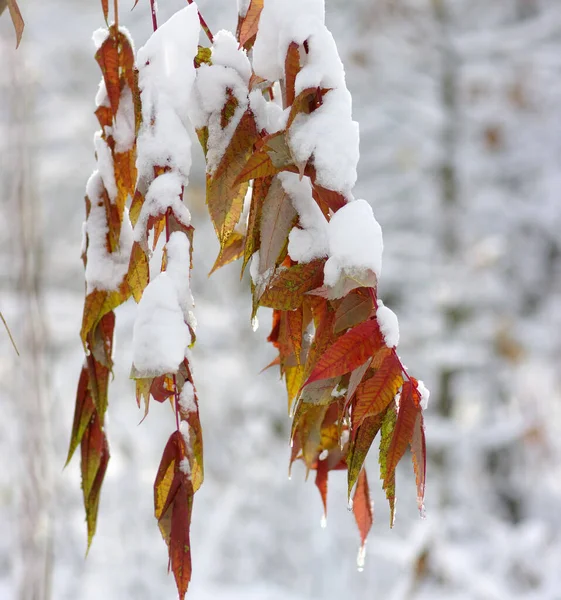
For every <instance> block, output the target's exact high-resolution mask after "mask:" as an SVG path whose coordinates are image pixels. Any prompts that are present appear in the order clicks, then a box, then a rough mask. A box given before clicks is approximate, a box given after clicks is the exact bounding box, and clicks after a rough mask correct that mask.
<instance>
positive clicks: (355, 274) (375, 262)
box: [324, 200, 384, 287]
mask: <svg viewBox="0 0 561 600" xmlns="http://www.w3.org/2000/svg"><path fill="white" fill-rule="evenodd" d="M327 236H328V243H329V258H328V259H327V262H326V263H325V268H324V283H325V285H327V286H330V287H335V286H336V285H337V283H338V282H339V279H340V278H341V276H342V275H345V276H347V277H349V278H351V279H357V280H363V279H367V277H368V272H372V273H374V274H375V275H376V277H377V278H378V279H379V278H380V273H381V270H382V250H383V247H384V245H383V241H382V229H381V227H380V225H379V223H378V221H376V219H375V218H374V213H373V212H372V207H371V206H370V205H369V204H368V202H366V201H365V200H354V201H352V202H349V203H348V204H346V205H345V206H343V207H342V208H341V209H339V210H338V211H337V212H336V213H335V214H334V215H333V216H332V217H331V220H330V221H329V224H328V227H327Z"/></svg>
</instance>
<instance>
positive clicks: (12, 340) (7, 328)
mask: <svg viewBox="0 0 561 600" xmlns="http://www.w3.org/2000/svg"><path fill="white" fill-rule="evenodd" d="M0 319H2V323H4V327H5V328H6V331H7V332H8V336H9V337H10V342H12V346H13V347H14V350H15V351H16V354H17V355H18V356H19V350H18V347H17V346H16V343H15V341H14V338H13V337H12V332H11V331H10V328H9V327H8V323H6V319H4V315H3V314H2V312H0Z"/></svg>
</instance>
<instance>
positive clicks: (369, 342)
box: [305, 319, 384, 385]
mask: <svg viewBox="0 0 561 600" xmlns="http://www.w3.org/2000/svg"><path fill="white" fill-rule="evenodd" d="M383 344H384V338H383V336H382V334H381V333H380V327H379V326H378V323H377V321H376V319H371V320H369V321H365V322H364V323H360V324H359V325H357V326H356V327H353V328H352V329H349V331H347V332H346V333H345V334H343V335H342V336H341V337H340V338H338V339H337V340H336V341H335V342H334V344H333V345H332V346H331V347H330V348H328V349H327V350H326V351H325V352H324V353H323V354H322V356H321V357H320V359H319V360H318V362H317V364H316V365H315V368H314V370H313V371H312V374H311V375H310V376H309V377H308V380H307V381H306V384H305V385H307V384H308V383H312V381H317V380H318V379H327V378H329V377H337V376H338V375H344V374H345V373H350V372H351V371H352V370H353V369H356V368H357V367H359V366H360V365H362V364H364V363H365V362H366V360H367V359H368V358H370V357H371V356H372V355H373V354H374V353H375V352H377V351H378V350H379V349H380V348H381V347H382V346H383Z"/></svg>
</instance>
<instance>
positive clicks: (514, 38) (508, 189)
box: [0, 0, 561, 600]
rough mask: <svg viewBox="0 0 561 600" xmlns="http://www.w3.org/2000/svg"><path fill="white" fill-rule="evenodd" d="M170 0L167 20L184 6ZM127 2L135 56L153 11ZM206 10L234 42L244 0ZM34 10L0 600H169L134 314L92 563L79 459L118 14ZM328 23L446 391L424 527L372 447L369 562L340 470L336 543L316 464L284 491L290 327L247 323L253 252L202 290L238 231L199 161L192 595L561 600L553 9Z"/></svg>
mask: <svg viewBox="0 0 561 600" xmlns="http://www.w3.org/2000/svg"><path fill="white" fill-rule="evenodd" d="M160 4H161V12H160V19H161V20H164V19H165V18H166V16H168V15H170V14H171V13H172V12H173V11H174V10H176V9H178V8H181V7H182V6H183V5H184V3H182V2H180V0H166V2H163V1H162V2H160ZM121 5H122V14H121V23H122V24H124V25H126V26H128V27H129V28H130V30H131V32H132V34H133V37H134V39H135V41H136V45H137V47H139V46H141V45H142V44H143V43H144V41H145V40H146V39H147V37H148V35H149V33H150V27H151V22H150V17H149V11H148V2H147V1H146V0H141V2H139V4H138V6H137V8H136V9H135V10H134V11H133V12H132V13H131V12H129V8H130V7H131V6H132V0H127V1H126V2H125V0H121ZM199 6H200V8H201V11H202V12H203V14H204V15H205V17H206V18H207V21H208V22H209V25H210V27H211V29H212V30H213V31H217V30H219V29H220V28H221V27H227V28H230V29H232V28H234V27H235V22H236V2H235V1H234V0H221V1H218V0H201V1H200V2H199ZM21 8H22V11H23V12H24V17H25V20H26V30H25V33H24V38H23V41H22V45H21V47H20V49H19V50H18V51H17V53H16V52H14V51H13V48H12V46H13V45H15V44H14V36H13V32H12V30H11V24H10V22H9V19H8V15H7V14H4V15H3V16H2V18H1V19H0V57H1V58H2V60H1V67H0V231H2V235H1V236H0V310H1V311H2V312H3V314H4V315H5V317H6V319H7V320H8V322H9V324H10V326H11V329H12V332H13V334H14V337H15V338H16V342H17V343H18V345H19V346H20V352H21V357H20V358H17V357H16V356H15V353H14V352H13V350H12V348H11V346H10V343H9V341H8V339H7V336H5V335H3V334H1V332H0V382H1V383H0V411H1V418H0V456H1V457H2V459H1V467H0V532H1V535H0V599H1V600H4V599H6V600H8V599H11V598H21V599H22V600H23V599H25V600H27V599H28V598H30V597H32V596H30V595H29V592H28V590H29V589H31V588H30V587H29V581H30V580H31V579H32V578H33V577H35V578H37V579H38V580H39V581H40V582H42V583H44V585H43V586H42V587H44V588H46V589H48V590H50V595H46V596H40V597H45V598H47V597H50V598H53V599H56V600H67V599H70V598H79V599H80V600H94V599H95V600H98V599H100V598H104V599H106V600H113V599H114V600H125V599H128V598H131V599H132V598H134V599H135V600H142V599H144V598H146V599H147V600H148V599H152V598H174V597H175V594H176V592H175V585H174V582H173V577H172V576H170V575H168V574H167V560H166V548H165V544H164V542H163V541H162V539H161V537H160V534H159V531H158V528H157V525H156V522H155V520H154V518H153V515H152V512H153V508H152V484H153V480H154V476H155V472H156V469H157V465H158V462H159V459H160V456H161V452H162V450H163V447H164V445H165V442H166V440H167V437H168V436H169V434H170V433H171V431H172V430H173V428H174V416H173V413H172V411H171V410H170V408H169V406H168V405H158V404H157V403H153V405H152V407H151V411H150V414H149V416H148V418H147V419H146V420H145V421H144V422H142V424H139V422H140V420H141V418H142V412H141V411H139V410H138V409H137V407H136V403H135V400H134V387H133V383H132V382H131V381H130V380H129V378H128V376H129V372H130V365H131V362H132V348H131V339H132V327H133V321H134V316H135V311H136V307H135V306H134V305H133V304H128V305H126V306H124V307H122V308H120V309H119V310H118V311H117V323H118V325H117V342H116V344H117V346H116V352H115V358H116V368H115V380H114V381H113V382H112V384H111V392H110V408H109V421H108V434H109V440H110V444H111V453H112V457H111V461H110V464H109V469H108V473H107V477H106V481H105V484H104V488H103V491H102V497H101V507H100V514H99V520H98V530H97V534H96V538H95V540H94V543H93V546H92V548H91V550H90V552H89V555H88V557H87V560H84V552H85V547H86V535H85V523H84V515H83V507H82V501H81V490H80V482H79V470H78V458H77V457H75V459H74V461H73V462H72V463H71V465H70V466H69V467H67V468H66V469H65V470H64V471H63V469H62V468H63V465H64V461H65V458H66V451H67V443H68V438H69V432H70V428H71V423H72V416H73V403H74V394H75V387H76V383H77V378H78V374H79V369H80V365H81V362H82V354H81V353H82V348H81V345H80V340H79V328H80V321H81V310H82V302H83V292H84V283H83V268H82V264H81V261H80V256H79V255H80V239H81V231H82V221H83V219H84V203H83V196H84V189H85V183H86V181H87V179H88V177H89V175H90V173H91V171H92V169H93V166H94V157H93V145H92V139H93V133H94V131H95V130H96V128H97V123H96V121H95V118H94V116H93V113H92V111H93V109H94V97H95V93H96V91H97V85H98V81H99V72H98V68H97V65H96V63H95V61H94V60H93V52H94V48H93V44H92V42H91V33H92V31H93V30H94V29H96V28H97V27H99V26H101V25H102V14H101V9H100V6H98V3H97V2H96V1H95V0H92V1H91V2H88V3H87V4H86V3H84V2H80V3H76V2H72V1H70V0H52V1H49V2H42V1H39V0H27V1H26V2H24V1H23V0H22V1H21ZM444 9H447V10H444ZM327 24H328V26H329V27H330V28H331V29H332V31H333V34H334V37H335V40H336V41H337V43H338V45H339V51H340V54H341V57H342V59H343V62H344V63H345V65H346V70H347V85H348V87H349V89H350V90H351V92H352V95H353V116H354V119H355V120H357V121H358V122H359V123H360V127H361V146H360V147H361V160H360V163H359V178H358V184H357V190H356V192H355V195H356V196H357V197H362V198H365V199H366V200H367V201H369V202H370V203H371V205H372V206H373V208H374V213H375V215H376V218H377V220H378V221H379V222H380V224H381V226H382V228H383V232H384V273H383V277H382V279H381V286H380V297H381V298H382V300H383V301H384V303H385V304H386V305H387V306H388V307H389V308H391V309H392V310H394V311H395V312H396V314H397V315H398V317H399V320H400V346H399V349H400V355H401V357H402V359H403V360H404V362H405V364H406V365H407V366H408V367H409V368H410V371H411V372H412V373H413V374H415V375H417V376H419V377H421V378H422V379H423V380H424V381H425V382H426V384H427V386H428V387H429V388H430V389H431V391H432V395H431V403H430V405H429V410H428V411H427V413H426V417H427V445H428V452H429V465H428V473H427V499H426V506H427V519H426V520H423V521H421V520H419V518H418V514H417V511H416V502H415V495H416V494H415V489H414V481H413V473H412V469H410V467H409V465H405V464H404V465H403V466H402V467H400V471H399V474H398V490H397V492H398V514H397V521H396V526H395V528H394V529H393V530H391V531H390V530H389V528H388V521H389V511H388V508H387V505H386V504H385V500H384V498H383V494H382V493H381V491H380V489H379V487H380V486H378V485H377V482H376V477H375V476H374V473H375V472H376V464H375V463H376V457H375V456H372V457H371V459H370V463H371V470H370V472H371V473H372V475H371V487H372V488H373V491H374V499H375V514H376V522H375V524H374V527H373V530H372V532H371V534H370V539H369V543H368V554H367V559H366V566H365V569H364V571H363V572H362V573H358V572H357V568H356V553H357V550H358V545H359V536H358V532H357V531H356V526H355V523H354V519H353V517H352V513H349V512H348V511H347V507H346V482H345V478H344V476H343V475H342V474H339V475H338V474H337V473H335V474H334V475H332V477H331V478H330V493H329V513H328V526H327V528H326V529H322V528H321V527H320V520H321V515H322V506H321V501H320V499H319V494H318V493H317V490H316V489H315V486H314V485H313V482H311V481H309V482H307V483H305V482H304V481H303V479H304V470H303V469H302V468H301V467H300V466H299V465H297V466H296V467H295V468H294V469H293V475H292V480H290V481H289V480H288V477H287V467H288V456H289V447H288V437H289V430H290V421H289V418H288V416H287V411H286V399H285V392H284V390H283V386H282V385H281V383H280V382H279V381H278V379H277V377H276V375H275V373H274V372H273V371H272V370H269V371H266V372H264V373H262V374H259V372H260V370H261V368H262V367H263V366H265V365H266V364H268V363H269V362H270V361H271V360H272V358H273V356H274V352H273V349H272V348H269V347H268V346H267V344H266V343H265V341H264V339H265V337H266V333H267V329H268V326H269V322H270V317H269V314H268V312H267V311H266V310H262V311H261V312H260V314H259V320H260V323H261V327H260V328H259V330H258V331H257V332H255V333H254V332H253V331H252V328H251V324H250V322H249V317H250V311H251V306H250V305H251V302H250V297H249V281H248V280H247V279H244V281H242V282H240V281H239V270H238V269H239V266H238V265H230V266H228V267H226V268H225V269H223V270H222V271H219V272H217V273H215V274H214V275H213V276H212V277H211V278H210V279H208V278H207V273H208V271H209V270H210V269H211V267H212V264H213V262H214V259H215V257H216V253H217V250H218V244H217V242H216V240H215V239H214V234H213V229H212V226H211V224H210V223H209V220H208V216H207V215H206V209H205V206H204V197H203V193H204V192H203V177H202V175H203V170H202V160H201V156H200V154H199V155H198V156H197V157H195V158H196V161H195V166H194V170H193V176H192V178H191V187H190V190H189V194H188V195H189V198H188V204H189V208H190V210H191V213H192V217H193V224H194V225H195V227H196V235H195V242H194V244H195V269H194V273H193V281H192V290H193V295H194V296H195V299H196V308H195V312H196V317H197V321H198V323H199V325H198V337H197V344H196V347H195V349H194V352H193V361H194V366H195V371H196V372H195V377H196V381H197V388H198V394H199V399H200V407H201V419H202V423H203V431H204V442H205V482H204V485H203V487H202V488H201V490H200V491H199V492H198V493H197V496H196V498H195V506H194V513H193V530H192V531H193V533H192V547H193V567H194V574H193V580H192V584H191V587H190V590H189V594H190V597H191V598H192V599H193V600H206V599H207V598H208V599H210V598H220V599H221V600H222V599H223V600H234V599H236V600H237V599H238V598H240V599H241V598H243V599H244V600H245V599H251V600H253V599H255V600H300V599H307V600H315V599H316V598H317V599H319V598H321V599H322V600H335V599H336V598H337V599H338V598H341V597H349V598H356V599H358V600H362V599H364V600H366V599H367V598H368V599H370V598H373V597H384V598H391V599H392V600H393V599H395V600H398V599H404V600H405V599H407V598H427V599H429V598H430V599H431V600H434V599H442V600H450V599H452V600H455V599H458V600H459V599H462V600H467V599H482V600H483V599H485V600H486V599H503V598H504V599H510V598H533V599H535V600H546V599H551V600H555V599H558V598H561V570H560V569H559V565H560V564H561V517H560V516H559V515H560V513H559V506H560V504H561V483H560V482H561V461H560V459H561V443H560V441H559V440H560V439H561V435H560V434H561V380H560V377H559V369H558V366H559V364H560V361H561V236H560V235H559V231H560V226H561V200H560V195H561V83H560V82H561V6H560V5H559V0H494V2H492V3H491V2H488V0H455V1H454V2H452V1H447V0H440V1H437V0H433V1H430V0H392V1H390V0H355V1H353V2H352V3H350V2H348V1H347V0H327ZM193 147H194V148H196V144H194V145H193ZM30 239H35V240H39V241H40V244H41V247H39V248H38V247H35V246H34V245H33V243H32V242H30V241H29V240H30ZM35 272H37V273H38V278H39V279H38V280H37V278H36V277H35V276H34V275H33V274H34V273H35ZM37 290H38V293H39V301H38V302H37V303H36V302H34V298H35V293H36V292H37ZM41 324H44V329H38V327H39V326H40V325H41ZM30 331H39V332H40V335H35V336H32V335H30ZM404 463H406V461H404ZM45 557H46V560H45ZM32 575H33V577H32ZM24 582H27V583H24ZM38 585H39V586H40V587H41V584H38ZM26 586H27V587H26Z"/></svg>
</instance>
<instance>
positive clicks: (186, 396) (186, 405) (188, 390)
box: [179, 381, 197, 413]
mask: <svg viewBox="0 0 561 600" xmlns="http://www.w3.org/2000/svg"><path fill="white" fill-rule="evenodd" d="M179 406H180V407H181V410H183V411H185V412H187V413H189V412H195V411H196V410H197V405H196V404H195V389H194V388H193V384H192V383H191V382H190V381H186V382H185V384H184V385H183V389H182V390H181V394H180V395H179Z"/></svg>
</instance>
